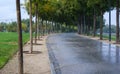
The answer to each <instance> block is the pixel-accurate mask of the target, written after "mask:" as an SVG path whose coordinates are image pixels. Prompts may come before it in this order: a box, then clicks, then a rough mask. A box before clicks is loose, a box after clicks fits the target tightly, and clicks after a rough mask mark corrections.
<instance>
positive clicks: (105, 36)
mask: <svg viewBox="0 0 120 74" xmlns="http://www.w3.org/2000/svg"><path fill="white" fill-rule="evenodd" d="M97 37H100V35H97ZM103 38H104V39H108V40H109V36H108V35H103ZM111 40H113V41H115V40H116V37H115V36H114V35H112V36H111Z"/></svg>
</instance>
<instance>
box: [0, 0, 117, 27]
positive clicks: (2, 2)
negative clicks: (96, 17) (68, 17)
mask: <svg viewBox="0 0 120 74" xmlns="http://www.w3.org/2000/svg"><path fill="white" fill-rule="evenodd" d="M21 3H24V0H21ZM111 14H112V15H111V16H112V18H111V21H112V22H111V24H113V25H115V24H116V15H115V14H116V12H115V10H113V11H112V13H111ZM16 18H17V16H16V0H0V22H10V21H16ZM21 18H22V19H23V18H29V16H28V14H27V12H26V11H25V9H23V8H22V9H21ZM104 18H105V20H106V24H108V23H109V20H108V18H109V14H108V13H105V14H104Z"/></svg>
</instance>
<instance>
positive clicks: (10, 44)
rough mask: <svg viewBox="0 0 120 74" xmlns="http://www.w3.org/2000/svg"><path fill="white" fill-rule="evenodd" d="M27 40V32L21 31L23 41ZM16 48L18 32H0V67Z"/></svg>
mask: <svg viewBox="0 0 120 74" xmlns="http://www.w3.org/2000/svg"><path fill="white" fill-rule="evenodd" d="M28 40H29V34H28V33H23V43H26V42H27V41H28ZM17 50H18V34H17V33H13V32H8V33H7V32H0V68H2V67H3V66H4V65H5V64H6V63H7V61H8V60H9V59H10V58H11V57H12V56H13V55H14V54H15V53H16V51H17Z"/></svg>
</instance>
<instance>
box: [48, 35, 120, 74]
mask: <svg viewBox="0 0 120 74" xmlns="http://www.w3.org/2000/svg"><path fill="white" fill-rule="evenodd" d="M47 47H48V50H49V55H50V60H51V64H52V65H53V67H52V71H53V73H54V74H120V47H118V46H116V45H113V44H109V43H105V42H99V41H97V40H92V39H89V38H86V37H81V36H79V35H78V34H75V33H64V34H54V35H50V36H49V37H48V39H47Z"/></svg>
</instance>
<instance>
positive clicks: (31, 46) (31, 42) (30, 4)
mask: <svg viewBox="0 0 120 74" xmlns="http://www.w3.org/2000/svg"><path fill="white" fill-rule="evenodd" d="M29 2H30V3H29V12H30V51H29V52H30V53H32V51H33V37H32V3H31V0H29Z"/></svg>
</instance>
